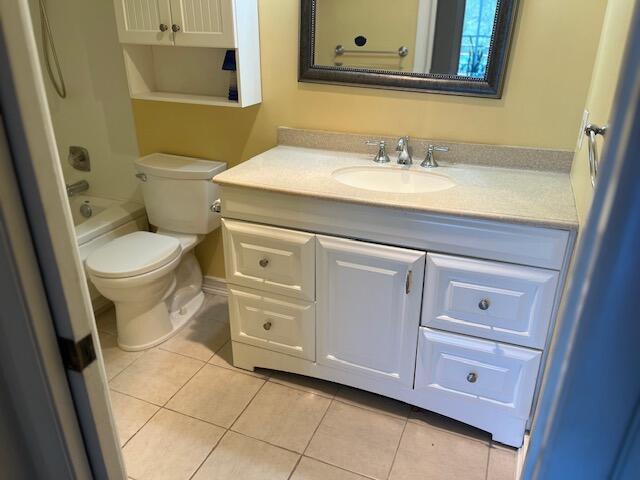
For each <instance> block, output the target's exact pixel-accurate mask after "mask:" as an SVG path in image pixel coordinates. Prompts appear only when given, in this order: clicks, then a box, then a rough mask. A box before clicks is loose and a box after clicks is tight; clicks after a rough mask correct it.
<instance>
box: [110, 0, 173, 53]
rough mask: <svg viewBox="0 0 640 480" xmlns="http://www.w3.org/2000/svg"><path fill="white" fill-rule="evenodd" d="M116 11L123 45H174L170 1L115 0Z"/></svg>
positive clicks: (119, 34) (119, 35)
mask: <svg viewBox="0 0 640 480" xmlns="http://www.w3.org/2000/svg"><path fill="white" fill-rule="evenodd" d="M115 9H116V23H117V25H118V37H119V38H120V41H121V42H122V43H142V44H147V45H173V32H172V31H171V10H170V8H169V0H115ZM161 24H163V25H166V27H167V29H166V30H165V31H164V32H163V31H162V30H161V28H160V25H161Z"/></svg>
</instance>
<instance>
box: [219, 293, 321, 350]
mask: <svg viewBox="0 0 640 480" xmlns="http://www.w3.org/2000/svg"><path fill="white" fill-rule="evenodd" d="M229 312H230V317H231V319H230V320H231V322H230V323H231V338H232V339H233V340H234V341H236V342H241V343H246V344H249V345H254V346H256V347H261V348H265V349H267V350H273V351H275V352H281V353H286V354H288V355H293V356H295V357H300V358H304V359H306V360H311V361H315V357H316V352H315V328H316V312H315V304H314V303H311V302H305V301H303V300H296V299H293V298H288V297H283V296H281V295H271V294H265V293H263V292H260V291H258V290H252V289H248V288H241V287H236V286H233V285H232V286H230V287H229Z"/></svg>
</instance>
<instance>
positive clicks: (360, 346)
mask: <svg viewBox="0 0 640 480" xmlns="http://www.w3.org/2000/svg"><path fill="white" fill-rule="evenodd" d="M316 258H317V262H316V268H317V317H316V332H317V339H316V344H317V362H318V364H320V365H326V366H327V367H333V368H337V369H341V370H343V371H347V372H353V373H354V374H358V375H364V376H367V377H369V378H371V379H378V380H380V381H384V382H391V383H397V384H399V385H404V386H406V387H409V388H410V387H411V386H412V385H413V372H414V365H415V344H416V337H417V334H418V324H419V322H420V320H419V319H420V301H421V298H420V297H421V296H422V279H423V277H424V261H425V254H424V252H418V251H414V250H409V249H404V248H397V247H389V246H386V245H376V244H372V243H367V242H360V241H354V240H347V239H342V238H335V237H327V236H321V235H318V237H317V252H316Z"/></svg>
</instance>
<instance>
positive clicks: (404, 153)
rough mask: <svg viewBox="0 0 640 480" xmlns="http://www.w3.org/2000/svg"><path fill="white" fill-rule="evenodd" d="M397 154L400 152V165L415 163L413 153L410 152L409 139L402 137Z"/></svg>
mask: <svg viewBox="0 0 640 480" xmlns="http://www.w3.org/2000/svg"><path fill="white" fill-rule="evenodd" d="M396 152H399V153H398V164H400V165H411V164H412V163H413V159H412V158H411V152H410V150H409V137H400V139H399V140H398V145H397V146H396Z"/></svg>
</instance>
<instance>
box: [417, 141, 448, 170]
mask: <svg viewBox="0 0 640 480" xmlns="http://www.w3.org/2000/svg"><path fill="white" fill-rule="evenodd" d="M448 151H449V147H446V146H444V145H432V144H429V146H428V147H427V156H426V157H425V159H424V161H423V162H422V163H421V164H420V166H421V167H424V168H436V167H437V166H438V162H437V161H436V159H435V158H434V156H433V152H448Z"/></svg>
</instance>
